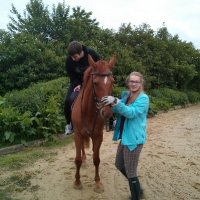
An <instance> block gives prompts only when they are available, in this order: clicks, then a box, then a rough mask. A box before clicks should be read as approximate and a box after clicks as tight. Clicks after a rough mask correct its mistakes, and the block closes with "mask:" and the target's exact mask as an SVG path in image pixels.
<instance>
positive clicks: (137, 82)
mask: <svg viewBox="0 0 200 200" xmlns="http://www.w3.org/2000/svg"><path fill="white" fill-rule="evenodd" d="M128 82H129V83H131V84H140V81H132V80H130V81H128Z"/></svg>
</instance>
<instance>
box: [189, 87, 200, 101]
mask: <svg viewBox="0 0 200 200" xmlns="http://www.w3.org/2000/svg"><path fill="white" fill-rule="evenodd" d="M185 93H186V94H187V97H188V100H189V102H190V103H197V102H200V93H198V92H195V91H191V90H190V91H188V90H187V91H185Z"/></svg>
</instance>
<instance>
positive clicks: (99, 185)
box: [94, 183, 104, 193]
mask: <svg viewBox="0 0 200 200" xmlns="http://www.w3.org/2000/svg"><path fill="white" fill-rule="evenodd" d="M94 191H95V192H97V193H103V192H104V187H103V184H102V183H96V184H95V187H94Z"/></svg>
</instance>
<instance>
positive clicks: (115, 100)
mask: <svg viewBox="0 0 200 200" xmlns="http://www.w3.org/2000/svg"><path fill="white" fill-rule="evenodd" d="M101 102H102V103H103V104H104V105H106V106H107V105H109V104H111V105H114V104H118V102H119V99H118V98H116V97H113V96H104V97H102V99H101Z"/></svg>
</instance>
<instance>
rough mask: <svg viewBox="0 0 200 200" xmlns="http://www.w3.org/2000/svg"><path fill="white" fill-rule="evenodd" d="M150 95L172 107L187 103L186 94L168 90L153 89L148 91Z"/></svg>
mask: <svg viewBox="0 0 200 200" xmlns="http://www.w3.org/2000/svg"><path fill="white" fill-rule="evenodd" d="M150 95H151V96H153V97H157V98H159V99H161V100H165V101H168V102H170V103H171V104H172V106H177V105H181V106H184V105H186V104H188V103H189V100H188V96H187V94H185V93H184V92H180V91H175V90H172V89H169V88H160V89H153V90H151V91H150Z"/></svg>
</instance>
